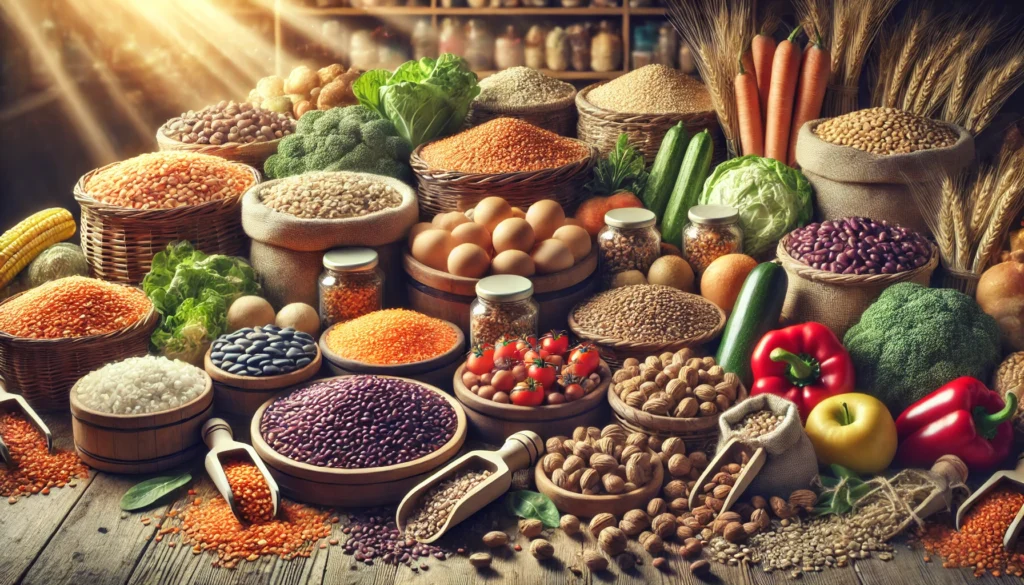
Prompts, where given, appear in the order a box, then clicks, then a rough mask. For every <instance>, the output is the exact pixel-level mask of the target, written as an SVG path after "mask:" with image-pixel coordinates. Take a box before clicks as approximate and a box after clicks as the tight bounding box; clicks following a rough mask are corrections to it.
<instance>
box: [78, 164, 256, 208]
mask: <svg viewBox="0 0 1024 585" xmlns="http://www.w3.org/2000/svg"><path fill="white" fill-rule="evenodd" d="M255 182H256V179H255V177H254V176H253V174H252V173H251V172H250V171H249V170H248V169H247V168H246V167H245V166H243V165H240V164H237V163H233V162H230V161H227V160H224V159H222V158H220V157H216V156H211V155H208V154H197V153H193V152H153V153H147V154H142V155H139V156H137V157H135V158H130V159H128V160H125V161H121V162H119V163H116V164H114V165H112V166H110V167H108V168H106V169H104V170H102V171H100V172H98V173H96V174H94V175H93V176H92V177H90V178H89V180H88V182H86V184H85V191H86V193H88V194H89V195H90V196H91V197H93V198H94V199H96V200H97V201H102V202H103V203H108V204H110V205H117V206H118V207H131V208H134V209H171V208H174V207H182V206H185V205H198V204H200V203H206V202H208V201H214V200H217V199H228V198H231V197H235V196H238V195H241V194H242V193H244V192H245V191H246V190H247V189H248V188H249V187H252V186H253V184H255Z"/></svg>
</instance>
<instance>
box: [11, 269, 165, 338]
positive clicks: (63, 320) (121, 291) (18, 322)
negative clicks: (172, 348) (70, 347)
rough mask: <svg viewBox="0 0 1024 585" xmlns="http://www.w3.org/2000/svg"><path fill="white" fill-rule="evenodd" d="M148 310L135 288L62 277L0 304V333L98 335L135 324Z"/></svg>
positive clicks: (16, 334) (145, 299)
mask: <svg viewBox="0 0 1024 585" xmlns="http://www.w3.org/2000/svg"><path fill="white" fill-rule="evenodd" d="M152 308H153V303H151V302H150V301H149V299H148V298H146V293H144V292H142V291H141V290H139V289H137V288H132V287H128V286H121V285H118V284H110V283H108V282H103V281H102V280H97V279H95V278H86V277H84V276H68V277H65V278H61V279H58V280H53V281H50V282H48V283H46V284H43V285H42V286H38V287H36V288H33V289H31V290H29V291H28V292H26V293H25V294H23V295H21V296H20V297H18V298H16V299H14V300H12V301H10V302H7V303H5V304H4V305H2V306H0V331H3V332H5V333H8V334H10V335H13V336H15V337H31V338H34V339H61V338H69V337H84V336H87V335H102V334H104V333H111V332H114V331H118V330H121V329H124V328H125V327H128V326H130V325H133V324H135V323H137V322H138V321H139V320H140V319H142V318H143V317H145V316H146V315H147V314H148V313H149V311H150V310H151V309H152Z"/></svg>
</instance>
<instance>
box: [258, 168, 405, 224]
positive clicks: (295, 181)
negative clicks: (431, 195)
mask: <svg viewBox="0 0 1024 585" xmlns="http://www.w3.org/2000/svg"><path fill="white" fill-rule="evenodd" d="M260 200H261V201H262V202H263V204H264V205H266V206H267V207H269V208H271V209H273V210H274V211H280V212H281V213H287V214H289V215H294V216H295V217H301V218H303V219H344V218H348V217H361V216H364V215H369V214H371V213H377V212H378V211H384V210H385V209H393V208H395V207H398V206H399V205H401V203H402V196H401V194H399V193H398V191H396V190H395V189H394V188H392V187H390V186H388V185H385V184H384V183H380V182H378V181H371V180H367V179H366V178H365V177H360V176H358V175H354V174H349V173H341V172H338V173H306V174H303V175H297V176H294V177H288V178H287V179H281V180H279V181H276V182H274V183H270V184H268V185H267V186H266V187H263V188H262V189H260Z"/></svg>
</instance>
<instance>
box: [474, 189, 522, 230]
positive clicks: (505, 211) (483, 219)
mask: <svg viewBox="0 0 1024 585" xmlns="http://www.w3.org/2000/svg"><path fill="white" fill-rule="evenodd" d="M510 217H512V206H511V205H509V204H508V202H507V201H505V200H504V199H502V198H501V197H487V198H485V199H483V200H481V201H480V203H477V204H476V207H475V208H474V210H473V221H475V222H476V223H478V224H480V225H482V226H484V227H485V228H487V231H489V232H491V233H492V234H493V233H494V228H496V227H498V224H499V223H501V221H502V220H503V219H508V218H510Z"/></svg>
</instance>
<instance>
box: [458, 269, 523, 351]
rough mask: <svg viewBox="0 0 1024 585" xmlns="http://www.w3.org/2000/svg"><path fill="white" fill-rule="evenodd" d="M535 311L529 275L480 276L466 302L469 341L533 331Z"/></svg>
mask: <svg viewBox="0 0 1024 585" xmlns="http://www.w3.org/2000/svg"><path fill="white" fill-rule="evenodd" d="M539 314H540V305H538V304H537V301H535V300H533V283H532V282H531V281H530V279H529V278H525V277H522V276H516V275H513V274H499V275H496V276H488V277H486V278H481V279H480V280H479V281H478V282H477V283H476V298H475V299H474V300H473V302H472V303H470V305H469V337H470V342H471V343H472V344H473V345H476V344H478V343H489V344H493V343H494V342H495V341H497V340H499V339H501V338H502V337H505V336H509V337H527V336H530V335H536V334H537V320H538V317H539Z"/></svg>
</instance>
